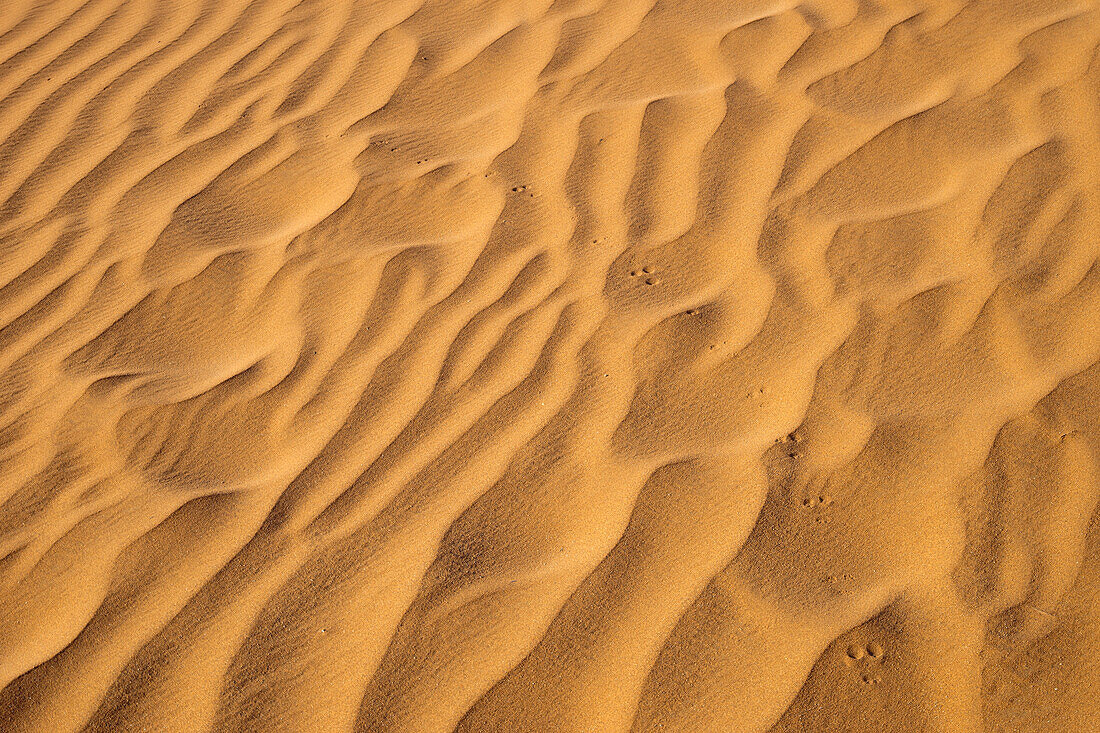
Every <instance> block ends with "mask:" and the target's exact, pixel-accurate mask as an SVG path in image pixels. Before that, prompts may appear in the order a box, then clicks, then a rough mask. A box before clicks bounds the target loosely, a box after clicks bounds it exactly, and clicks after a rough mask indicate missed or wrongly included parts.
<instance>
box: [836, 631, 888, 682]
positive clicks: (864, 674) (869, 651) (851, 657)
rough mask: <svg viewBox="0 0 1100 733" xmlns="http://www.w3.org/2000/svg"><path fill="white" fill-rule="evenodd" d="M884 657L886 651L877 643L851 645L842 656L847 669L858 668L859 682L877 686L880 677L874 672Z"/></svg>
mask: <svg viewBox="0 0 1100 733" xmlns="http://www.w3.org/2000/svg"><path fill="white" fill-rule="evenodd" d="M885 657H886V649H885V648H884V647H883V646H882V644H880V643H878V642H877V641H871V642H868V643H867V644H851V645H849V646H848V649H847V651H846V652H845V654H844V663H845V664H846V665H848V666H849V667H859V669H860V676H859V679H860V682H862V683H863V684H865V685H877V684H878V683H880V682H882V676H881V675H879V674H877V673H876V672H875V667H876V665H881V664H882V663H883V660H884V659H885Z"/></svg>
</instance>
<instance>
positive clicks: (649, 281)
mask: <svg viewBox="0 0 1100 733" xmlns="http://www.w3.org/2000/svg"><path fill="white" fill-rule="evenodd" d="M652 274H653V268H652V267H650V266H649V265H646V266H645V267H643V268H642V269H640V270H631V271H630V276H631V277H642V276H643V275H652ZM643 282H644V283H645V284H646V285H656V284H657V283H658V282H660V281H659V280H657V278H655V277H646V278H645V280H643Z"/></svg>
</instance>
